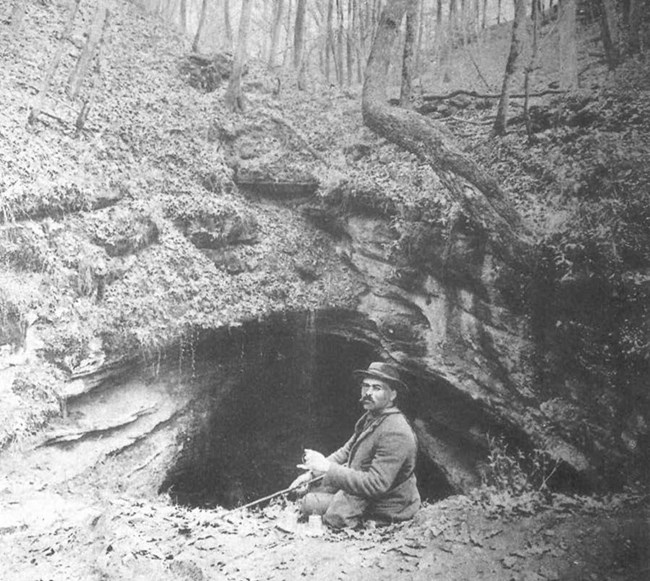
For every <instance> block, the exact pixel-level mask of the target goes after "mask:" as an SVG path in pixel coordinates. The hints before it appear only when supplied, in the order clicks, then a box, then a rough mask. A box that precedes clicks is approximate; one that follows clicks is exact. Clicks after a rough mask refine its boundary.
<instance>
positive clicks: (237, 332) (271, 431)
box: [161, 311, 447, 508]
mask: <svg viewBox="0 0 650 581" xmlns="http://www.w3.org/2000/svg"><path fill="white" fill-rule="evenodd" d="M350 317H352V318H358V317H359V315H358V314H355V313H349V312H339V311H337V312H332V311H327V312H321V313H311V312H310V313H292V314H289V315H283V316H277V317H272V318H271V319H269V320H266V321H263V322H252V323H247V324H245V325H243V326H241V327H238V328H235V329H231V330H230V331H229V332H228V333H227V334H218V333H213V334H211V335H210V336H208V337H206V338H202V339H201V342H200V344H199V345H198V346H197V349H196V357H197V358H200V359H202V360H203V362H204V363H205V361H206V360H207V361H209V362H210V364H211V365H214V366H216V367H218V371H217V373H216V375H215V377H216V379H213V380H212V384H211V385H210V386H207V387H206V388H205V389H204V390H203V394H202V395H201V396H200V397H199V398H198V399H197V401H196V402H195V406H194V410H193V413H192V416H193V417H192V421H191V422H190V428H189V429H188V431H187V433H186V434H184V436H183V439H184V442H183V445H182V449H181V452H180V453H179V456H178V458H177V460H176V462H175V465H174V466H173V467H172V468H171V469H170V470H169V472H168V474H167V477H166V479H165V481H164V482H163V484H162V486H161V492H166V493H168V494H169V495H170V496H171V497H172V499H173V500H174V501H175V502H177V503H179V504H183V505H188V506H201V507H211V506H217V505H218V506H224V507H227V508H232V507H235V506H237V505H240V504H243V503H246V502H250V501H251V500H255V499H257V498H260V497H262V496H266V495H268V494H271V493H273V492H275V491H277V490H281V489H282V488H286V487H287V486H288V485H289V484H290V482H291V481H292V480H293V479H294V478H295V477H296V476H297V475H298V474H300V470H299V469H297V468H296V464H297V463H298V462H299V460H300V458H301V456H302V451H303V449H304V448H312V449H315V450H319V451H322V452H323V453H325V454H328V453H330V452H332V451H334V450H335V449H336V448H338V447H339V446H341V445H342V444H343V443H344V442H345V440H346V439H347V438H348V437H349V436H350V434H351V433H352V429H353V427H354V424H355V422H356V420H357V419H358V417H359V415H360V414H361V413H362V409H361V406H360V405H359V403H358V398H359V393H358V390H357V388H356V386H355V383H354V379H353V376H352V371H353V370H354V369H359V368H364V367H366V366H367V365H368V363H369V362H371V361H373V360H375V359H376V358H377V357H378V355H377V354H378V347H377V345H375V344H373V342H372V341H371V340H368V339H367V335H366V334H364V333H359V336H361V337H363V339H359V338H355V337H354V336H353V335H352V334H351V333H350V332H349V329H355V328H356V329H357V330H359V324H365V323H363V322H359V321H356V322H355V321H351V320H350ZM344 322H345V327H344V326H343V323H344ZM351 322H352V324H351ZM342 328H345V329H346V331H345V332H342V331H341V329H342ZM370 336H372V335H370ZM418 477H419V478H420V480H421V482H422V484H423V485H424V487H422V486H421V493H422V496H423V497H424V498H429V499H433V498H437V497H440V496H444V495H445V494H446V493H447V487H446V483H445V481H444V477H443V476H442V475H441V473H440V472H439V470H438V469H437V468H436V466H435V465H433V464H432V463H431V462H430V461H429V462H427V459H426V458H421V461H420V462H419V467H418ZM428 491H434V492H432V493H429V492H428ZM441 493H442V494H441Z"/></svg>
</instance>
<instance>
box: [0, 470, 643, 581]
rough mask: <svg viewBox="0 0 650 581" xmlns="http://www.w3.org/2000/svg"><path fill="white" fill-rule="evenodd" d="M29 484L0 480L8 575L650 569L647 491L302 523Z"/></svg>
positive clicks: (103, 580)
mask: <svg viewBox="0 0 650 581" xmlns="http://www.w3.org/2000/svg"><path fill="white" fill-rule="evenodd" d="M39 476H40V477H47V475H46V474H40V475H39ZM30 488H31V487H30V485H29V483H27V482H24V481H21V482H16V481H12V480H11V478H10V476H9V477H8V478H6V479H5V480H4V481H2V482H0V552H1V554H2V555H3V557H2V563H1V564H0V570H1V571H2V579H3V581H28V580H29V581H31V580H33V581H37V580H43V581H46V580H47V581H50V580H51V581H63V580H65V581H76V580H79V581H95V580H97V581H113V580H115V581H121V580H126V579H128V580H131V581H136V580H142V581H145V580H151V579H157V580H158V581H199V580H207V579H225V580H233V581H240V580H251V581H254V580H259V581H261V580H272V579H274V580H277V581H282V580H293V579H327V580H330V581H333V580H338V579H359V580H363V579H368V580H371V579H372V580H379V579H383V580H387V581H388V580H392V579H422V580H424V579H445V580H449V581H453V580H459V581H460V580H468V579H473V580H486V581H487V580H489V581H502V580H503V581H510V580H517V581H519V580H539V581H544V580H548V581H553V580H556V581H569V580H575V581H586V580H588V581H643V580H645V579H647V578H648V574H649V572H650V552H649V551H648V547H649V546H650V527H649V523H650V503H649V502H648V498H647V497H643V496H641V495H633V494H627V495H617V496H610V497H607V498H602V499H594V498H581V497H571V496H565V495H553V496H547V497H546V498H542V497H541V496H539V495H535V494H531V495H524V496H521V497H518V498H514V497H512V496H510V495H507V494H498V493H496V492H494V491H487V490H483V491H481V492H477V493H476V494H475V495H473V496H471V497H467V496H456V497H449V498H447V499H445V500H443V501H441V502H438V503H436V504H430V505H425V506H424V507H423V508H422V510H421V511H420V512H419V513H418V514H417V515H416V517H415V519H414V520H413V521H411V522H406V523H399V524H393V525H388V526H377V525H376V524H375V523H373V522H372V521H369V522H366V523H365V526H364V527H362V528H360V529H357V530H342V531H334V530H328V529H317V528H314V527H311V526H310V525H309V524H307V523H296V521H295V510H294V507H293V504H292V503H290V502H289V503H285V501H279V502H277V503H275V504H271V505H269V506H267V507H266V508H263V509H261V510H258V511H254V512H241V511H235V512H232V513H227V512H225V511H224V510H223V509H215V510H207V509H198V508H196V509H187V508H184V507H180V506H174V505H172V504H170V503H168V502H167V501H166V499H165V498H164V497H160V498H158V499H153V500H152V499H146V500H145V499H137V498H132V497H126V496H120V495H108V494H106V492H102V490H101V489H100V488H98V487H96V486H94V485H93V483H91V482H86V483H85V484H83V485H82V484H80V483H77V484H75V485H74V486H71V485H70V484H67V485H62V486H60V487H51V486H41V487H40V489H37V488H31V489H30ZM18 489H20V492H18Z"/></svg>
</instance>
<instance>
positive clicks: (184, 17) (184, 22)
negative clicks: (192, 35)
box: [180, 0, 187, 32]
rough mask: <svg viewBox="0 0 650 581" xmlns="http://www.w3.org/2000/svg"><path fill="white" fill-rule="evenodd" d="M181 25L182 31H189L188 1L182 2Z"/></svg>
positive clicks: (182, 0)
mask: <svg viewBox="0 0 650 581" xmlns="http://www.w3.org/2000/svg"><path fill="white" fill-rule="evenodd" d="M180 25H181V30H182V31H183V32H185V31H186V30H187V0H181V3H180Z"/></svg>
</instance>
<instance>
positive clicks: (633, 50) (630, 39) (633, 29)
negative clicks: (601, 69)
mask: <svg viewBox="0 0 650 581" xmlns="http://www.w3.org/2000/svg"><path fill="white" fill-rule="evenodd" d="M644 1H645V0H629V6H628V20H627V50H628V53H629V54H639V53H640V52H641V23H642V22H643V14H642V11H643V9H642V7H641V2H644Z"/></svg>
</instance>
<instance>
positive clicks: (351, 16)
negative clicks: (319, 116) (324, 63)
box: [346, 0, 354, 87]
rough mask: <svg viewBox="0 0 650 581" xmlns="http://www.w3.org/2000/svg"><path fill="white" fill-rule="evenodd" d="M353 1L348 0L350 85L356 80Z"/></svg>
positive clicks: (347, 60) (347, 49)
mask: <svg viewBox="0 0 650 581" xmlns="http://www.w3.org/2000/svg"><path fill="white" fill-rule="evenodd" d="M353 8H354V6H353V1H352V0H348V20H347V24H348V28H347V34H346V39H347V46H346V51H347V52H346V56H347V59H346V63H347V68H348V78H347V83H348V87H349V86H350V85H351V84H352V83H353V82H354V73H353V71H354V27H353V22H354V12H353Z"/></svg>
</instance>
